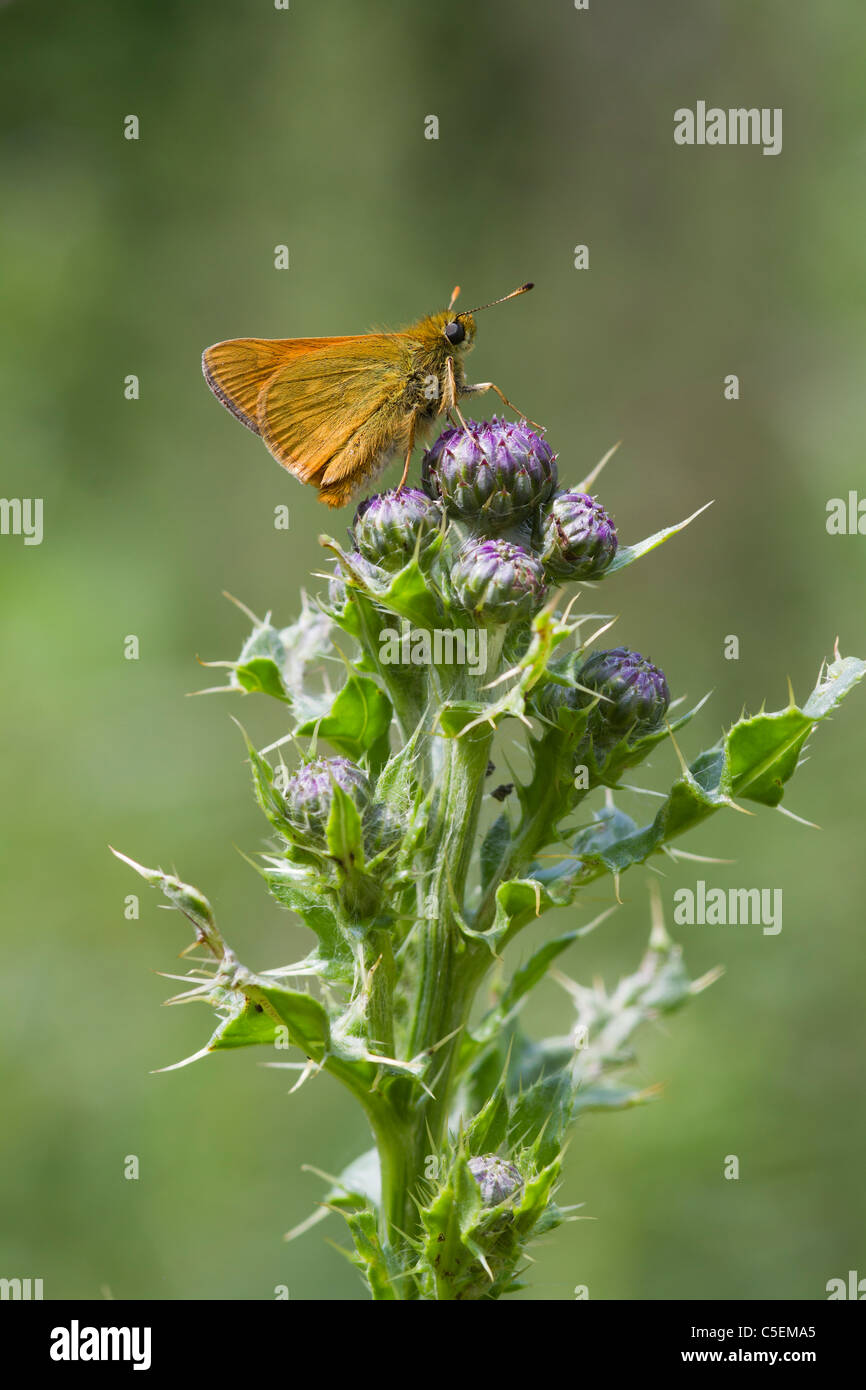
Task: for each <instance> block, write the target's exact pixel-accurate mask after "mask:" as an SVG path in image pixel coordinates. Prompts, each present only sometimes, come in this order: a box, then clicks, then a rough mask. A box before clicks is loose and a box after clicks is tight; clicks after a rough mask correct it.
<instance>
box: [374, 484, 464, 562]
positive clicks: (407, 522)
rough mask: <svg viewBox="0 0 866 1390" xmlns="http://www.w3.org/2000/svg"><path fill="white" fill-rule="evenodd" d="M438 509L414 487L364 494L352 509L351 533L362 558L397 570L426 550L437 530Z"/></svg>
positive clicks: (439, 521)
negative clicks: (358, 504) (364, 496)
mask: <svg viewBox="0 0 866 1390" xmlns="http://www.w3.org/2000/svg"><path fill="white" fill-rule="evenodd" d="M441 520H442V512H441V510H440V509H439V507H438V506H437V505H436V503H435V502H431V500H430V498H429V497H428V496H427V495H426V494H425V493H423V492H419V491H418V490H417V488H404V489H403V491H402V492H380V493H376V494H375V495H374V496H373V497H367V498H365V500H364V501H363V502H362V503H361V504H360V506H359V507H358V510H357V511H356V512H355V520H354V522H353V524H352V536H353V539H354V541H355V545H356V546H357V547H358V549H359V550H360V552H361V554H362V555H363V556H364V558H365V559H366V560H369V561H370V562H371V563H372V564H374V565H381V566H382V568H383V569H386V570H392V571H393V570H398V569H402V567H403V566H404V565H406V564H408V563H409V561H410V560H411V559H412V556H413V555H414V554H415V548H416V545H417V547H418V552H419V555H420V554H421V553H423V551H425V550H426V549H427V547H428V546H429V545H430V544H431V542H432V541H433V540H434V538H435V537H436V535H437V534H438V532H439V528H440V523H441Z"/></svg>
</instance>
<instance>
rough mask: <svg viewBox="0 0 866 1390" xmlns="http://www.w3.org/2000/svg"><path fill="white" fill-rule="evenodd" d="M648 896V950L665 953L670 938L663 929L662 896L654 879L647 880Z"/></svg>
mask: <svg viewBox="0 0 866 1390" xmlns="http://www.w3.org/2000/svg"><path fill="white" fill-rule="evenodd" d="M648 887H649V896H650V917H651V920H652V927H651V930H650V939H649V944H650V950H653V951H667V950H668V949H669V948H670V947H671V946H672V945H673V942H672V941H671V938H670V936H669V935H668V933H667V930H666V928H665V914H664V909H663V907H662V895H661V890H660V888H659V886H658V883H657V882H656V880H655V879H654V878H651V879H649V880H648Z"/></svg>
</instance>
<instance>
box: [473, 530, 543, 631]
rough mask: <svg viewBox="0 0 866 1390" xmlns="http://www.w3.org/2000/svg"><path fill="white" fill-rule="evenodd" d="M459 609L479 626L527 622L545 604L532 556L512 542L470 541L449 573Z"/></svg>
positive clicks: (539, 569) (540, 577)
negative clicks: (525, 619) (471, 616)
mask: <svg viewBox="0 0 866 1390" xmlns="http://www.w3.org/2000/svg"><path fill="white" fill-rule="evenodd" d="M451 584H452V586H453V590H454V595H455V598H456V601H457V603H458V605H459V606H460V607H461V608H463V609H464V610H465V611H466V612H467V613H472V614H473V615H474V617H475V618H476V619H477V620H478V622H480V623H485V624H497V623H511V622H514V621H516V620H517V619H520V618H529V617H531V616H532V614H533V613H535V612H537V611H538V609H539V608H540V607H541V605H542V603H543V602H544V596H545V593H546V587H545V583H544V570H543V569H542V567H541V564H540V562H539V561H538V560H537V559H536V558H535V556H534V555H530V554H529V552H528V551H526V550H523V549H522V547H521V546H519V545H513V544H512V542H511V541H506V540H502V539H501V538H496V539H485V540H482V539H475V538H472V539H470V540H468V541H467V542H466V544H465V545H464V546H463V547H462V548H461V550H460V552H459V554H458V556H457V559H456V561H455V563H454V567H453V568H452V570H451Z"/></svg>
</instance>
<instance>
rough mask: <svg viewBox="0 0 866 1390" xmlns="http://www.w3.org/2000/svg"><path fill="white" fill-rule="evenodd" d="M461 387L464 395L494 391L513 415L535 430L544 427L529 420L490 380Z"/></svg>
mask: <svg viewBox="0 0 866 1390" xmlns="http://www.w3.org/2000/svg"><path fill="white" fill-rule="evenodd" d="M461 389H462V394H463V395H464V396H466V395H470V394H471V393H473V392H475V393H478V394H480V393H481V392H482V391H495V392H496V394H497V396H498V397H499V399H500V400H501V401H502V404H503V405H507V406H508V409H509V410H513V411H514V413H515V415H519V416H520V417H521V419H523V420H525V421H526V422H527V424H529V425H532V426H533V427H534V428H535V429H537V430H543V429H544V426H543V425H539V424H538V423H537V422H536V421H535V420H530V418H529V416H528V415H524V413H523V411H522V410H518V409H517V406H516V405H513V404H512V402H511V401H510V400H509V399H508V397H507V396H506V395H505V394H504V392H502V391H500V389H499V387H498V386H496V385H494V383H493V382H492V381H479V382H476V383H475V385H474V386H470V385H469V384H467V385H465V386H463V387H462V388H461Z"/></svg>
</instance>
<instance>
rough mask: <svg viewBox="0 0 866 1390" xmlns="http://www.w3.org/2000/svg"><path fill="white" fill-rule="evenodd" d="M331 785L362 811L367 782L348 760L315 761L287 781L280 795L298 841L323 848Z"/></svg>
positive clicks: (366, 792) (317, 759)
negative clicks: (311, 843) (335, 785)
mask: <svg viewBox="0 0 866 1390" xmlns="http://www.w3.org/2000/svg"><path fill="white" fill-rule="evenodd" d="M335 782H336V783H337V785H338V786H340V787H342V789H343V791H344V792H346V793H347V795H348V796H350V797H351V798H352V800H353V801H354V803H355V805H356V806H357V808H358V810H359V811H360V812H363V810H364V808H365V807H366V806H367V804H368V802H369V800H370V783H369V781H368V779H367V775H366V773H364V772H363V771H362V770H361V768H359V767H358V766H357V764H356V763H353V762H350V760H349V759H348V758H316V759H315V761H314V762H311V763H307V765H306V766H305V767H302V768H300V769H299V770H298V771H297V772H296V773H294V774H293V775H292V776H291V777H290V778H289V780H288V782H287V784H286V789H285V792H284V793H283V802H284V808H285V816H286V820H287V821H288V822H289V824H290V825H291V826H292V828H293V829H294V830H296V831H297V833H298V835H299V837H301V838H302V839H306V840H309V841H311V842H313V843H315V844H318V845H324V843H325V831H326V828H327V825H328V817H329V816H330V814H331V802H332V801H333V799H334V783H335Z"/></svg>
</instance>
